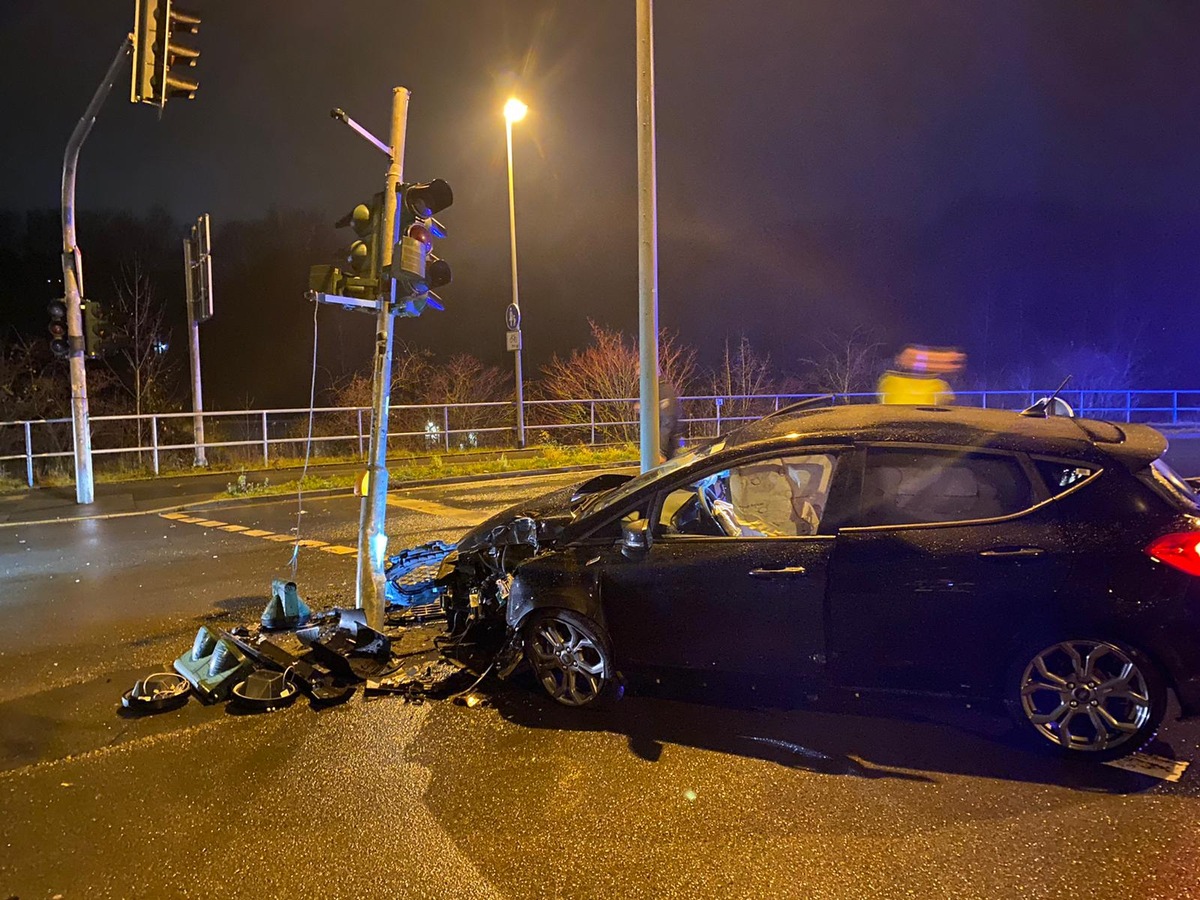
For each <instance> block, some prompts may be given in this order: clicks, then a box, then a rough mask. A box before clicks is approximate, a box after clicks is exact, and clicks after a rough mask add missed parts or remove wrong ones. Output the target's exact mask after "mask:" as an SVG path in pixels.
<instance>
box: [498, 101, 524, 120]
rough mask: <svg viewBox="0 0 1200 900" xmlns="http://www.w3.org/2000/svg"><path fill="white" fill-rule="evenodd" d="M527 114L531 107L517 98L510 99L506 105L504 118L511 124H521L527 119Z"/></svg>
mask: <svg viewBox="0 0 1200 900" xmlns="http://www.w3.org/2000/svg"><path fill="white" fill-rule="evenodd" d="M527 112H529V107H528V106H526V105H525V104H524V103H522V102H521V101H520V100H518V99H517V98H516V97H510V98H509V99H508V102H507V103H505V104H504V118H505V119H507V120H508V121H509V122H520V121H521V120H522V119H523V118H525V113H527Z"/></svg>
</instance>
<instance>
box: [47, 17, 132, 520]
mask: <svg viewBox="0 0 1200 900" xmlns="http://www.w3.org/2000/svg"><path fill="white" fill-rule="evenodd" d="M132 46H133V41H132V40H131V38H129V37H126V38H125V40H124V41H122V42H121V49H119V50H118V51H117V55H116V56H115V57H113V61H112V64H111V65H110V66H109V67H108V72H107V73H106V74H105V76H104V80H103V81H102V82H100V86H99V87H98V88H96V93H95V94H94V95H93V96H92V102H91V103H89V104H88V108H87V109H86V110H85V111H84V113H83V118H82V119H80V120H79V124H78V125H76V126H75V130H74V131H73V132H71V139H70V140H69V141H67V150H66V153H64V154H63V176H62V233H63V252H62V272H63V290H64V292H65V294H66V297H65V299H66V319H67V347H68V349H67V355H68V357H69V358H70V367H71V430H72V432H73V436H74V444H75V502H76V503H91V502H92V501H93V500H94V499H95V484H94V481H93V477H92V428H91V423H90V421H89V420H88V396H87V371H86V369H85V368H84V362H83V361H84V354H85V352H86V348H85V345H84V338H83V309H82V303H83V257H82V256H81V255H80V252H79V244H78V243H77V242H76V239H75V170H76V169H77V168H78V166H79V150H80V148H82V147H83V142H84V141H85V140H87V136H88V134H89V133H90V132H91V130H92V125H93V124H94V123H95V121H96V116H97V115H98V114H99V113H100V107H101V105H102V104H103V103H104V99H105V98H106V97H107V96H108V92H109V91H110V90H112V86H113V82H115V81H116V80H117V72H118V70H120V68H121V64H122V63H123V62H124V61H125V57H126V56H128V55H129V51H130V49H131V48H132Z"/></svg>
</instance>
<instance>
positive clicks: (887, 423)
mask: <svg viewBox="0 0 1200 900" xmlns="http://www.w3.org/2000/svg"><path fill="white" fill-rule="evenodd" d="M788 437H790V438H793V439H801V440H803V441H804V442H805V443H811V442H815V441H831V442H834V443H844V442H851V441H865V442H873V441H881V442H896V443H917V444H948V445H952V446H959V447H978V448H989V449H995V450H1012V451H1017V452H1024V453H1040V454H1044V455H1047V456H1064V457H1068V458H1071V457H1078V456H1083V457H1091V456H1094V451H1095V450H1099V451H1101V452H1102V453H1104V454H1107V455H1110V456H1115V457H1117V458H1118V459H1120V460H1121V461H1122V462H1123V463H1125V465H1127V466H1129V467H1130V468H1136V467H1140V466H1143V465H1146V464H1148V463H1149V462H1150V461H1151V460H1154V459H1157V458H1158V457H1159V456H1161V455H1162V454H1163V452H1164V451H1165V450H1166V449H1167V440H1166V438H1165V437H1163V436H1162V434H1161V433H1160V432H1158V431H1155V430H1154V429H1153V428H1151V427H1149V426H1148V425H1138V424H1128V423H1125V422H1122V423H1119V424H1118V423H1113V422H1104V421H1100V420H1096V419H1077V418H1069V417H1066V416H1047V417H1045V418H1042V417H1040V416H1023V415H1020V414H1019V413H1015V412H1011V411H1008V410H999V409H976V408H972V407H949V406H897V405H885V404H877V403H876V404H865V403H864V404H852V405H848V406H832V407H823V408H819V409H804V410H797V411H795V412H792V413H788V412H783V413H781V414H779V415H771V416H766V417H764V418H762V419H759V420H758V421H756V422H751V423H750V424H748V425H746V426H744V427H742V428H739V429H738V430H736V431H734V432H732V433H730V434H729V435H728V436H727V437H726V447H727V448H731V449H732V448H734V447H743V446H745V445H748V444H756V443H760V442H773V441H775V440H778V439H780V438H788Z"/></svg>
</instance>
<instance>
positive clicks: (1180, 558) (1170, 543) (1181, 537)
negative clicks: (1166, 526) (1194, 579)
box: [1146, 531, 1200, 575]
mask: <svg viewBox="0 0 1200 900" xmlns="http://www.w3.org/2000/svg"><path fill="white" fill-rule="evenodd" d="M1146 555H1147V556H1149V557H1150V558H1151V559H1156V560H1158V561H1159V562H1162V563H1166V564H1167V565H1168V566H1173V567H1175V568H1176V569H1178V570H1179V571H1180V572H1187V574H1189V575H1200V531H1181V532H1178V533H1176V534H1164V535H1163V536H1162V537H1160V538H1155V539H1154V540H1153V541H1151V542H1150V546H1148V547H1147V548H1146Z"/></svg>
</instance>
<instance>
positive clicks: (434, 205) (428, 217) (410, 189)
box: [391, 178, 454, 316]
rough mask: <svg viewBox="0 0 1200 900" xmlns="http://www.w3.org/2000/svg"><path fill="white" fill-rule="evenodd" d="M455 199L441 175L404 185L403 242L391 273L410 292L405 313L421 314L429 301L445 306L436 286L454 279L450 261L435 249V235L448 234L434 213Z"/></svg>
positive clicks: (435, 304)
mask: <svg viewBox="0 0 1200 900" xmlns="http://www.w3.org/2000/svg"><path fill="white" fill-rule="evenodd" d="M453 202H454V192H453V191H451V190H450V185H448V184H447V183H446V182H445V181H443V180H442V179H440V178H436V179H434V180H433V181H430V182H427V183H425V184H405V185H401V186H400V203H399V210H398V214H399V216H400V243H399V244H397V245H396V249H395V251H394V253H393V255H392V267H391V275H392V277H393V278H394V279H396V282H397V284H398V286H399V287H401V288H402V289H403V290H402V292H403V293H405V294H407V295H408V298H407V299H406V300H404V302H403V312H402V313H401V314H402V315H408V316H419V315H420V314H421V313H422V312H423V311H424V309H425V306H426V304H428V305H430V306H432V307H433V308H434V309H442V305H441V302H440V299H439V298H438V296H437V294H434V293H433V290H434V289H435V288H439V287H442V286H444V285H447V284H449V283H450V278H451V275H450V264H449V263H448V262H446V261H445V260H444V259H439V258H438V257H436V256H434V255H433V253H432V252H431V251H432V249H433V241H434V239H435V238H444V237H445V236H446V229H445V228H444V227H443V226H442V223H441V222H439V221H438V220H437V219H435V218H434V217H433V216H434V214H435V213H439V212H441V211H442V210H443V209H445V208H446V207H448V206H450V204H452V203H453Z"/></svg>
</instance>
